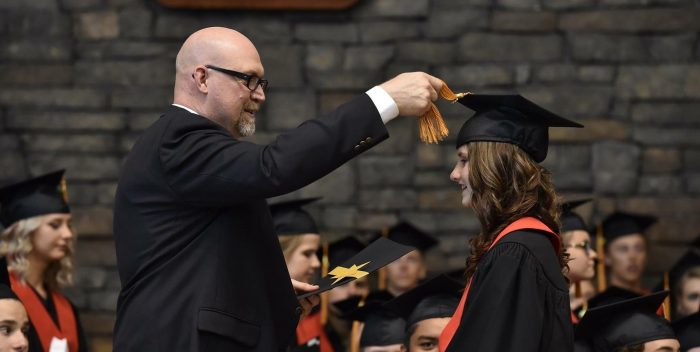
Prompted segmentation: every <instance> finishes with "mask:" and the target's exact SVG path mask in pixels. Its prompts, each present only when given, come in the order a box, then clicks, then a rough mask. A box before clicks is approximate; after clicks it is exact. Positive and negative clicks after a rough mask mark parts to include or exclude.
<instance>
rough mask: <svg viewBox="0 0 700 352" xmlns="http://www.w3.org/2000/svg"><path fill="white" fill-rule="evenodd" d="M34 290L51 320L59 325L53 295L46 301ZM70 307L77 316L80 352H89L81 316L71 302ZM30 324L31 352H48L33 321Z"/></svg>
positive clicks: (49, 295)
mask: <svg viewBox="0 0 700 352" xmlns="http://www.w3.org/2000/svg"><path fill="white" fill-rule="evenodd" d="M32 290H33V291H34V293H35V294H36V296H37V297H39V300H40V301H41V303H43V304H44V308H45V309H46V311H47V312H48V313H49V316H51V319H53V322H54V324H56V325H58V314H57V313H56V306H55V305H54V302H53V298H52V297H51V294H48V295H47V297H46V299H44V298H42V297H41V296H40V295H39V294H38V293H37V292H36V290H34V288H33V287H32ZM66 299H67V298H66ZM69 302H70V301H69ZM70 306H71V308H73V314H74V315H75V323H76V324H77V325H78V329H77V330H78V352H87V351H88V345H87V340H86V339H85V331H83V326H82V324H81V323H80V316H79V315H78V310H77V309H76V308H75V305H73V302H70ZM29 324H30V325H31V328H30V329H29V335H28V336H27V340H28V341H29V352H46V351H44V348H43V347H42V346H41V341H40V340H39V335H37V333H36V329H35V328H34V325H33V324H31V321H30V322H29ZM71 352H73V351H71Z"/></svg>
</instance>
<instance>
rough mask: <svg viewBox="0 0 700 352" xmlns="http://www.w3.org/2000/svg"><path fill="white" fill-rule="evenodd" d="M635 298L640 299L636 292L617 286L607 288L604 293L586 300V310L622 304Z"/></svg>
mask: <svg viewBox="0 0 700 352" xmlns="http://www.w3.org/2000/svg"><path fill="white" fill-rule="evenodd" d="M637 297H641V295H640V294H639V293H637V292H634V291H630V290H627V289H624V288H620V287H617V286H609V287H608V288H607V289H606V290H605V291H603V292H601V293H599V294H597V295H595V296H593V297H591V299H590V300H588V309H591V308H596V307H600V306H605V305H609V304H613V303H617V302H622V301H626V300H629V299H632V298H637Z"/></svg>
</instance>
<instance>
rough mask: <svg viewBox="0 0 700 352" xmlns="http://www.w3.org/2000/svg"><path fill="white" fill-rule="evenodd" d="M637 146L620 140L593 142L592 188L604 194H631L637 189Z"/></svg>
mask: <svg viewBox="0 0 700 352" xmlns="http://www.w3.org/2000/svg"><path fill="white" fill-rule="evenodd" d="M640 155H641V150H640V148H639V147H637V146H636V145H633V144H629V143H622V142H598V143H595V144H593V170H595V174H594V175H593V180H594V190H595V192H596V193H605V194H632V193H634V192H635V191H636V190H637V181H638V174H637V170H638V169H639V157H640Z"/></svg>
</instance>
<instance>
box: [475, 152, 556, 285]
mask: <svg viewBox="0 0 700 352" xmlns="http://www.w3.org/2000/svg"><path fill="white" fill-rule="evenodd" d="M468 149H469V152H468V155H469V165H468V167H469V184H470V186H471V188H472V190H473V194H472V198H471V208H472V209H473V210H474V213H475V214H476V217H477V218H478V219H479V222H480V223H481V233H479V235H478V236H474V237H473V238H472V239H471V240H470V244H471V249H472V250H471V255H470V256H469V257H468V258H467V268H466V272H465V276H466V277H471V276H472V275H473V274H474V271H475V270H476V265H477V264H478V263H479V261H480V260H481V257H483V255H484V254H485V253H486V251H487V250H488V248H489V246H490V245H491V243H492V242H493V240H494V239H495V238H496V236H497V235H498V234H499V233H500V232H501V231H502V230H503V229H505V228H506V226H508V225H510V224H511V223H513V222H514V221H516V220H518V219H520V218H523V217H534V218H537V219H539V220H540V221H542V222H543V223H544V224H545V225H547V226H548V227H549V228H550V229H551V230H552V231H554V232H556V233H559V231H560V223H559V215H560V206H559V200H558V197H557V193H556V191H555V190H554V185H553V183H552V178H551V173H550V172H549V171H548V170H547V169H545V168H544V167H542V166H541V165H540V164H538V163H536V162H534V161H533V160H532V158H530V156H528V155H527V154H526V153H525V152H524V151H523V150H522V149H520V148H519V147H517V146H516V145H513V144H508V143H499V142H482V141H479V142H471V143H469V144H468ZM560 253H561V255H560V257H559V264H560V266H561V267H562V269H564V268H566V267H567V265H566V262H567V258H568V254H566V252H565V251H564V249H563V247H562V248H561V250H560Z"/></svg>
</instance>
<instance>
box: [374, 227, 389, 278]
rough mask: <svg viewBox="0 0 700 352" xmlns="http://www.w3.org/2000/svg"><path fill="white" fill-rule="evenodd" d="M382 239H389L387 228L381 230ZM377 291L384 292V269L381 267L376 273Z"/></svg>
mask: <svg viewBox="0 0 700 352" xmlns="http://www.w3.org/2000/svg"><path fill="white" fill-rule="evenodd" d="M382 237H384V238H387V237H389V228H388V227H385V228H383V229H382ZM377 289H378V290H379V291H384V290H386V267H382V268H380V269H379V272H377Z"/></svg>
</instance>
